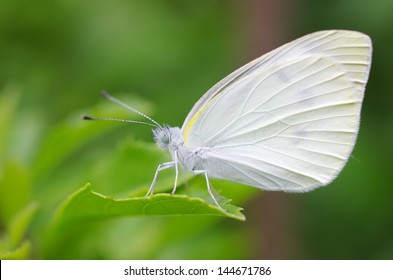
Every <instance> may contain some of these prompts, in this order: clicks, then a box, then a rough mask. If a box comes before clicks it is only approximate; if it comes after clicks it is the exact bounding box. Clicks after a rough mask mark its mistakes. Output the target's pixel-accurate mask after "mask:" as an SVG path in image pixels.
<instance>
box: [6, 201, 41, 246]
mask: <svg viewBox="0 0 393 280" xmlns="http://www.w3.org/2000/svg"><path fill="white" fill-rule="evenodd" d="M37 209H38V203H37V202H34V201H33V202H31V203H30V204H28V205H27V206H26V207H25V208H23V209H22V210H21V211H19V212H18V213H17V214H16V215H15V216H14V217H13V218H12V219H11V221H10V223H9V225H8V234H9V238H10V246H11V247H12V248H14V247H16V246H17V245H18V244H20V243H21V242H22V240H23V237H24V236H25V234H26V231H27V228H28V227H29V225H30V224H31V220H32V219H33V217H34V215H35V213H36V211H37Z"/></svg>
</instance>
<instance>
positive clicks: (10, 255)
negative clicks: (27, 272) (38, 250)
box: [0, 241, 31, 260]
mask: <svg viewBox="0 0 393 280" xmlns="http://www.w3.org/2000/svg"><path fill="white" fill-rule="evenodd" d="M30 253H31V243H30V241H24V242H23V243H22V244H21V245H20V246H19V247H17V248H16V249H14V250H9V251H6V252H0V259H2V260H27V259H28V258H29V256H30Z"/></svg>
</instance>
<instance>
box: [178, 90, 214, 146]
mask: <svg viewBox="0 0 393 280" xmlns="http://www.w3.org/2000/svg"><path fill="white" fill-rule="evenodd" d="M216 97H217V95H215V96H214V97H213V98H212V99H210V100H209V101H208V102H206V104H205V105H204V106H203V107H202V108H201V109H200V110H199V111H198V112H197V113H196V114H195V115H194V116H193V117H192V118H191V120H190V121H189V122H188V124H187V126H186V128H185V129H184V133H183V139H184V143H186V144H187V135H188V131H189V130H190V128H191V127H192V126H193V125H194V124H195V122H196V120H197V118H198V117H199V116H200V115H201V114H202V112H203V111H205V110H206V109H207V107H209V105H210V104H211V103H212V101H213V100H214V99H216Z"/></svg>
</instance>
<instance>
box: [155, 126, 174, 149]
mask: <svg viewBox="0 0 393 280" xmlns="http://www.w3.org/2000/svg"><path fill="white" fill-rule="evenodd" d="M153 135H154V140H155V142H156V143H157V145H158V147H160V148H161V149H168V146H169V144H170V143H171V133H170V131H169V129H168V128H167V127H160V128H157V129H154V130H153Z"/></svg>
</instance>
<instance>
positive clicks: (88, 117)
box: [82, 116, 158, 127]
mask: <svg viewBox="0 0 393 280" xmlns="http://www.w3.org/2000/svg"><path fill="white" fill-rule="evenodd" d="M82 120H87V121H115V122H126V123H136V124H145V125H150V126H153V127H158V126H157V125H156V124H153V123H148V122H140V121H132V120H124V119H117V118H94V117H90V116H82Z"/></svg>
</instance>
